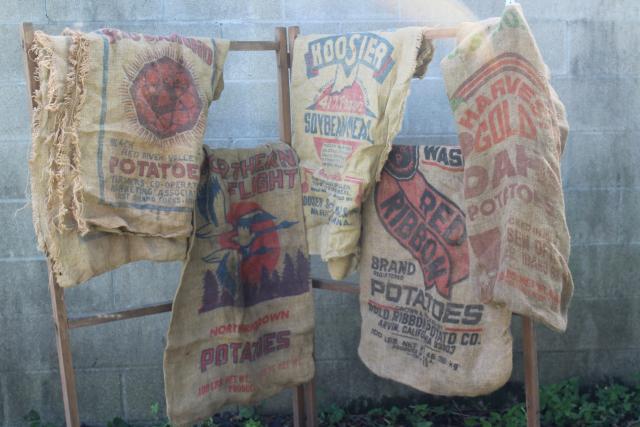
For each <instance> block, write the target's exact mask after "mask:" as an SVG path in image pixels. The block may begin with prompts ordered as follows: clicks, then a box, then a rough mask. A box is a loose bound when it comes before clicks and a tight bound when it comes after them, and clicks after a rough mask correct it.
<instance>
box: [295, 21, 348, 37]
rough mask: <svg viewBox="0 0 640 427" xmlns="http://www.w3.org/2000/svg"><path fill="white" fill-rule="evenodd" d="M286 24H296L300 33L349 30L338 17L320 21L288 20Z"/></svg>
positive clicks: (327, 32)
mask: <svg viewBox="0 0 640 427" xmlns="http://www.w3.org/2000/svg"><path fill="white" fill-rule="evenodd" d="M287 25H298V26H299V27H300V34H302V35H304V34H338V33H341V32H349V29H345V28H344V27H343V22H342V21H341V20H340V19H336V20H334V21H322V22H298V21H288V22H287Z"/></svg>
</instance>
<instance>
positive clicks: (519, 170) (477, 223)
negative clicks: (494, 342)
mask: <svg viewBox="0 0 640 427" xmlns="http://www.w3.org/2000/svg"><path fill="white" fill-rule="evenodd" d="M466 30H467V31H463V34H462V37H460V38H461V39H462V41H461V42H460V44H459V45H458V47H457V48H456V49H455V50H454V51H453V52H452V53H451V54H450V55H449V56H448V57H447V58H445V59H444V60H443V61H442V70H443V75H444V78H445V82H446V86H447V92H448V95H449V100H450V103H451V107H452V109H453V111H454V115H455V120H456V122H457V126H458V134H459V140H460V145H461V148H462V153H463V155H464V157H465V171H464V177H465V189H464V194H465V201H464V205H465V210H466V214H467V217H466V218H467V231H468V233H469V242H470V245H471V254H470V255H471V257H470V262H471V264H470V267H471V276H472V277H473V278H474V280H475V279H477V283H478V286H479V289H480V290H481V292H482V299H483V301H485V302H488V301H493V302H496V303H499V304H505V305H506V306H507V308H509V309H510V310H511V311H513V312H515V313H518V314H522V315H524V316H529V317H532V318H533V319H535V320H538V321H540V322H543V323H544V324H546V325H547V326H549V327H550V328H552V329H554V330H556V331H564V330H565V329H566V327H567V310H568V307H569V302H570V300H571V296H572V294H573V281H572V278H571V273H570V271H569V267H568V259H569V251H570V238H569V232H568V229H567V224H566V220H565V214H564V196H563V193H562V181H561V175H560V156H561V154H562V151H563V149H564V145H565V141H566V137H567V131H568V125H567V122H566V118H565V112H564V107H563V106H562V103H561V102H560V100H559V99H558V97H557V95H556V94H555V92H554V91H553V89H552V88H551V86H550V84H549V76H548V70H547V67H546V65H545V64H544V62H543V60H542V57H541V55H540V51H539V50H538V47H537V45H536V42H535V40H534V38H533V35H532V34H531V30H530V29H529V26H528V24H527V22H526V20H525V18H524V16H523V14H522V10H521V8H520V6H518V5H512V6H508V7H507V8H506V9H505V11H504V13H503V15H502V17H501V18H500V19H493V20H490V21H486V22H484V23H480V24H469V26H468V27H467V28H466Z"/></svg>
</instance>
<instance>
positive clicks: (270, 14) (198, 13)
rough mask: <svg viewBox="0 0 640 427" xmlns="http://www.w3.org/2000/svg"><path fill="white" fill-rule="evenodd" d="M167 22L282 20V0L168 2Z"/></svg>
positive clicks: (191, 0)
mask: <svg viewBox="0 0 640 427" xmlns="http://www.w3.org/2000/svg"><path fill="white" fill-rule="evenodd" d="M164 9H165V14H164V16H165V19H166V20H169V21H171V20H185V21H197V20H212V21H223V20H234V19H235V20H243V21H246V20H251V21H260V20H265V21H266V20H274V21H277V20H281V19H282V7H281V0H262V1H251V0H216V1H215V2H208V1H202V0H167V1H166V2H165V5H164Z"/></svg>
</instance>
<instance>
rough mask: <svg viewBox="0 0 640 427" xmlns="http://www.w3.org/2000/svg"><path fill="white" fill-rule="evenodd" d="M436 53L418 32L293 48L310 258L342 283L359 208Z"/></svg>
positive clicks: (354, 244)
mask: <svg viewBox="0 0 640 427" xmlns="http://www.w3.org/2000/svg"><path fill="white" fill-rule="evenodd" d="M432 54H433V47H432V45H431V43H430V42H429V41H428V40H426V39H425V38H424V37H423V35H422V30H421V29H420V28H417V27H414V28H403V29H400V30H397V31H393V32H367V33H350V34H341V35H311V36H306V37H298V38H297V39H296V41H295V48H294V57H293V67H292V104H293V147H294V148H295V150H296V151H297V153H298V155H299V156H300V163H301V166H302V181H303V182H302V191H303V194H304V201H303V205H304V213H305V221H306V227H307V239H308V240H309V251H310V253H311V254H320V255H321V256H322V259H323V260H324V261H327V262H328V263H329V271H330V273H331V276H332V277H334V278H336V279H341V278H343V277H345V276H346V275H347V274H348V273H349V272H350V271H352V270H353V269H354V268H356V266H357V263H358V258H359V247H358V241H359V238H360V227H361V218H360V208H361V203H362V200H364V199H365V198H366V197H367V195H368V194H369V191H370V188H371V185H372V184H373V183H374V182H375V181H376V180H377V179H378V177H379V174H380V170H381V169H382V165H383V164H384V161H385V160H386V158H387V154H388V152H389V149H390V147H391V141H392V140H393V138H394V137H395V135H396V134H397V133H398V131H399V130H400V127H401V124H402V116H403V112H404V105H405V100H406V98H407V94H408V91H409V83H410V80H411V78H412V77H413V76H416V77H422V76H423V75H424V73H425V72H426V68H427V65H428V63H429V61H430V60H431V56H432Z"/></svg>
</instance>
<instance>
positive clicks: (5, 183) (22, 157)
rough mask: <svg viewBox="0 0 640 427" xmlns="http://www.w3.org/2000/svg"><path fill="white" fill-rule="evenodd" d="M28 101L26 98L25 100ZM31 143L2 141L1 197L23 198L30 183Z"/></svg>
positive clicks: (0, 154) (0, 151) (0, 146)
mask: <svg viewBox="0 0 640 427" xmlns="http://www.w3.org/2000/svg"><path fill="white" fill-rule="evenodd" d="M25 102H26V100H25ZM29 151H30V144H29V143H28V142H27V141H7V142H1V143H0V159H2V160H3V167H2V168H0V198H6V199H23V198H25V197H26V196H25V195H26V194H27V190H28V188H27V186H28V184H29V178H28V175H29V169H28V158H29Z"/></svg>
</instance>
